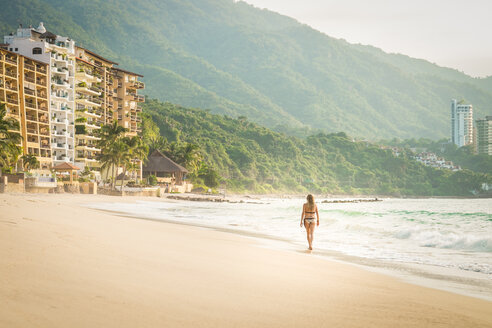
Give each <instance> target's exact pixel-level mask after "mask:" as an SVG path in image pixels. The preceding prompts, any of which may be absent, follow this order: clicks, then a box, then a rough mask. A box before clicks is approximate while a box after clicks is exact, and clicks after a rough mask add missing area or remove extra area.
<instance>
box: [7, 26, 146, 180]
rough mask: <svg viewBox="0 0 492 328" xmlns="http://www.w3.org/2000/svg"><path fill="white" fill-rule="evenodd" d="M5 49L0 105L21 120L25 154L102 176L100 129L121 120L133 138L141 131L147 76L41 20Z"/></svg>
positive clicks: (15, 35) (9, 38) (46, 163)
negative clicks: (142, 92) (140, 92)
mask: <svg viewBox="0 0 492 328" xmlns="http://www.w3.org/2000/svg"><path fill="white" fill-rule="evenodd" d="M2 47H4V48H6V49H7V50H6V51H4V52H3V53H1V55H2V59H1V66H0V79H1V83H0V102H5V103H6V104H7V111H8V115H10V116H12V117H16V118H17V119H18V120H19V121H20V122H21V126H22V131H21V134H22V136H23V137H24V136H25V138H24V140H25V141H24V144H23V145H22V146H24V149H25V152H26V153H30V154H35V155H36V156H37V157H38V160H39V161H40V162H41V165H42V166H43V167H44V168H48V167H50V166H52V165H58V164H61V163H72V164H76V165H77V166H78V167H80V169H84V168H85V167H86V166H87V167H89V168H90V170H91V171H94V172H96V171H100V167H101V165H100V163H99V162H98V160H97V157H98V154H99V153H100V149H98V148H97V146H96V144H97V141H98V140H99V139H98V137H97V131H98V130H99V129H100V128H101V126H102V125H104V124H111V123H112V122H114V121H117V122H118V124H119V125H121V126H123V127H125V128H127V129H128V133H127V135H128V136H135V135H137V134H138V133H139V132H141V127H140V123H141V118H140V117H139V115H138V114H139V113H140V112H141V111H142V108H141V107H140V106H138V103H139V102H143V101H144V100H145V99H144V97H143V96H141V95H138V94H137V91H138V90H139V89H143V88H144V84H143V83H142V82H141V81H138V78H139V77H143V76H142V75H139V74H137V73H132V72H129V71H125V70H123V69H120V68H116V67H115V65H118V64H117V63H115V62H113V61H111V60H108V59H105V58H103V57H102V56H100V55H98V54H96V53H94V52H92V51H90V50H88V49H85V48H82V47H78V46H75V41H73V40H71V39H70V38H68V37H62V36H59V35H56V34H53V33H51V32H49V31H47V30H46V28H45V27H44V24H43V23H40V24H39V26H38V27H37V28H33V27H31V26H30V27H28V28H23V27H22V26H20V27H19V28H18V29H17V31H16V32H15V33H11V34H10V35H7V36H5V37H4V44H3V45H2ZM2 51H3V50H2ZM21 55H22V56H21ZM19 58H24V59H22V60H21V59H19ZM24 64H25V65H24ZM24 80H25V81H24ZM41 111H42V112H41ZM24 113H25V115H24ZM36 143H37V145H36ZM48 157H49V160H48V159H47V158H48ZM140 166H141V163H140ZM141 174H142V173H141V169H140V172H139V175H140V176H141Z"/></svg>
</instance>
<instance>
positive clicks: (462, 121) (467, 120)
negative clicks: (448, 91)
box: [451, 99, 473, 147]
mask: <svg viewBox="0 0 492 328" xmlns="http://www.w3.org/2000/svg"><path fill="white" fill-rule="evenodd" d="M451 142H453V143H454V144H456V145H457V146H458V147H463V146H466V145H469V144H472V143H473V106H472V105H464V104H459V103H458V102H457V101H456V99H453V100H451Z"/></svg>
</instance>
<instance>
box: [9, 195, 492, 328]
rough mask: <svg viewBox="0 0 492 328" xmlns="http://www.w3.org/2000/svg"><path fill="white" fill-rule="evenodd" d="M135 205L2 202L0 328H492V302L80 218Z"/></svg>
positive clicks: (173, 229)
mask: <svg viewBox="0 0 492 328" xmlns="http://www.w3.org/2000/svg"><path fill="white" fill-rule="evenodd" d="M135 200H136V199H135V198H118V197H109V196H99V195H97V196H93V195H67V194H63V195H29V194H22V195H6V194H0V304H1V306H0V327H492V302H488V301H485V300H480V299H475V298H471V297H467V296H462V295H457V294H453V293H450V292H445V291H440V290H435V289H431V288H425V287H420V286H416V285H412V284H408V283H404V282H401V281H399V280H398V279H396V278H394V277H390V276H386V275H382V274H379V273H374V272H369V271H366V270H364V269H361V268H359V267H356V266H353V265H349V264H343V263H338V262H334V261H330V260H326V259H321V258H319V257H316V256H313V255H311V254H309V253H307V252H306V251H305V250H304V249H300V250H299V252H289V251H282V250H273V249H266V248H264V247H260V246H259V243H258V242H257V241H256V240H255V239H252V238H247V237H242V236H240V235H235V234H231V233H226V232H220V231H214V230H209V229H203V228H198V227H193V226H185V225H177V224H169V223H162V222H155V221H150V220H139V219H133V218H127V217H121V216H118V215H114V214H111V213H106V212H100V211H96V210H92V209H88V208H85V207H81V206H80V205H81V204H88V203H94V202H101V201H111V202H117V201H128V202H133V201H135ZM145 200H146V201H149V200H151V199H149V198H146V199H145ZM156 201H163V200H157V199H156Z"/></svg>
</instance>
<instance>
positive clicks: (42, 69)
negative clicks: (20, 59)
mask: <svg viewBox="0 0 492 328" xmlns="http://www.w3.org/2000/svg"><path fill="white" fill-rule="evenodd" d="M36 72H38V73H41V74H46V67H45V66H42V65H38V64H37V65H36Z"/></svg>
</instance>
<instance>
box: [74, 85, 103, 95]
mask: <svg viewBox="0 0 492 328" xmlns="http://www.w3.org/2000/svg"><path fill="white" fill-rule="evenodd" d="M75 90H76V91H77V92H80V93H84V94H86V95H91V96H100V95H101V89H100V88H98V87H96V86H87V85H85V84H79V85H77V87H76V88H75Z"/></svg>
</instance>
